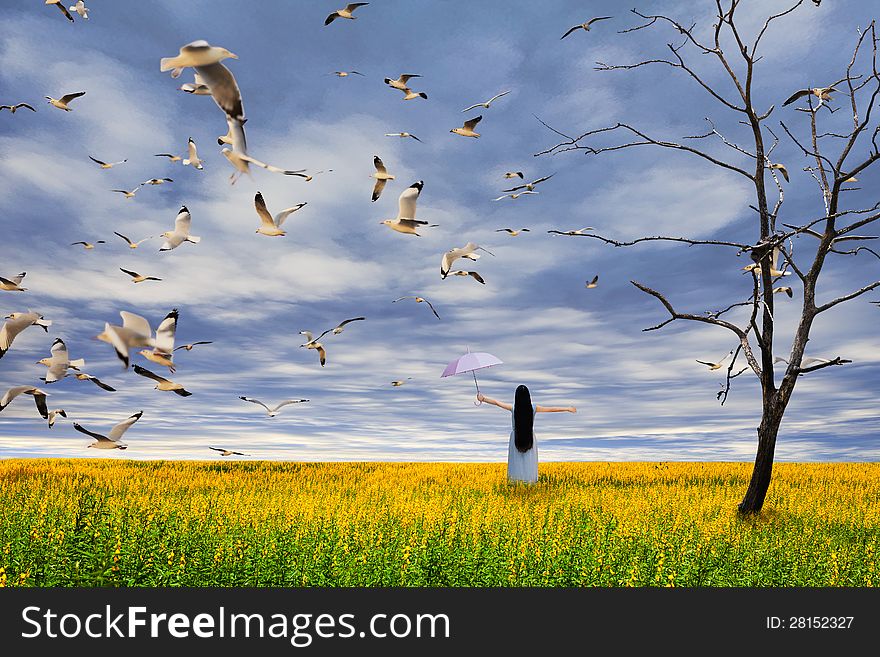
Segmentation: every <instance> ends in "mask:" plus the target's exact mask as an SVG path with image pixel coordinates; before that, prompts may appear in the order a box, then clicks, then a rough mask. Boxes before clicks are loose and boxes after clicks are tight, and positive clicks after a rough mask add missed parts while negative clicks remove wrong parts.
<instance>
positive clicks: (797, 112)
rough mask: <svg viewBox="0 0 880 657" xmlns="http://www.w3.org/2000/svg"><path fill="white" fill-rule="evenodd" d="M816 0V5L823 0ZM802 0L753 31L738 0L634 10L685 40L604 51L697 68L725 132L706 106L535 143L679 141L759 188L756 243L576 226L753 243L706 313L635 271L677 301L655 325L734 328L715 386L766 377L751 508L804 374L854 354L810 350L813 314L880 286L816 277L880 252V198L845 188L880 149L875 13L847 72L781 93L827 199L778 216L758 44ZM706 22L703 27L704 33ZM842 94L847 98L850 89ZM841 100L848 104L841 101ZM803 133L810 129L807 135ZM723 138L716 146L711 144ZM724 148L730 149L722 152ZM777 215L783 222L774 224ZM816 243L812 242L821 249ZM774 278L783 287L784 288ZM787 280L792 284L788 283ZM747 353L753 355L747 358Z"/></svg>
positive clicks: (791, 130) (695, 76) (722, 395)
mask: <svg viewBox="0 0 880 657" xmlns="http://www.w3.org/2000/svg"><path fill="white" fill-rule="evenodd" d="M813 3H814V4H815V5H817V6H818V5H819V2H817V1H816V0H813ZM803 4H804V2H803V0H799V1H797V2H793V4H792V5H791V6H789V7H788V8H787V9H785V10H784V11H781V12H779V13H777V14H773V15H770V16H768V17H767V18H766V20H764V21H763V23H762V24H760V25H761V27H760V28H759V29H757V31H756V32H755V33H754V34H751V35H748V36H747V35H745V34H743V32H742V31H741V29H740V28H739V27H738V25H737V16H736V11H737V8H738V6H739V5H740V1H739V0H715V6H716V10H717V11H716V14H715V20H714V23H713V25H712V28H711V30H708V31H699V30H697V26H696V25H695V24H693V25H687V24H684V23H682V22H679V21H677V20H675V19H673V18H670V17H668V16H664V15H651V14H645V13H641V12H639V11H637V10H635V9H634V10H632V11H633V13H634V14H635V16H636V17H637V18H638V21H639V22H638V24H637V25H636V26H634V27H632V28H630V29H626V30H623V31H622V32H621V34H626V35H633V34H637V33H643V32H655V31H662V30H666V31H668V32H669V33H670V34H672V35H673V38H674V39H675V40H676V43H671V42H670V43H667V44H666V46H667V49H666V54H665V55H664V56H662V57H659V58H656V59H646V60H644V61H639V62H636V63H630V64H616V65H612V64H606V63H603V62H597V63H596V70H598V71H628V70H632V69H638V68H641V67H666V68H668V69H671V70H673V71H675V72H677V73H680V74H683V75H684V76H686V77H687V78H689V79H690V80H691V82H692V83H694V84H695V85H696V89H697V92H698V93H703V94H706V95H707V96H708V97H709V98H710V100H711V102H712V103H714V104H715V105H716V106H717V107H718V109H719V110H723V113H724V114H726V115H728V116H734V117H736V118H737V119H738V120H737V121H736V122H735V123H732V124H731V125H730V126H729V129H726V128H725V129H724V132H722V130H720V129H719V128H717V127H716V124H715V122H714V121H712V120H710V119H708V118H707V119H706V121H707V122H708V125H707V131H706V132H705V133H703V134H699V135H693V136H686V137H682V138H681V139H680V140H679V141H669V140H667V139H662V138H659V137H655V136H652V135H649V134H648V133H647V132H646V131H644V130H641V129H639V128H638V127H635V126H633V125H630V124H628V123H616V124H614V125H611V126H605V127H601V128H597V129H592V130H589V131H587V132H584V133H583V134H580V135H578V136H569V135H567V134H565V133H563V132H560V131H559V130H557V129H555V128H553V127H551V126H549V125H547V124H546V123H544V122H543V121H541V123H543V124H544V126H545V127H547V128H548V129H549V130H552V131H553V132H554V133H556V134H557V135H559V137H561V138H563V140H564V141H561V142H560V143H558V144H556V145H555V146H553V147H551V148H548V149H546V150H544V151H542V152H540V153H536V154H535V155H536V156H540V155H547V154H551V153H560V152H564V151H584V152H585V153H586V154H589V155H600V154H602V153H608V152H613V151H620V150H624V149H629V148H636V147H640V146H650V147H655V148H660V149H670V150H675V151H680V152H684V153H688V154H690V155H692V156H694V157H696V158H699V159H700V160H702V161H703V163H704V164H705V165H706V166H708V167H719V168H721V169H723V170H725V171H727V172H730V174H731V175H735V176H742V177H743V178H745V179H747V180H748V181H749V183H750V186H751V187H753V188H754V204H751V205H750V206H749V207H750V208H751V209H752V210H753V211H754V213H755V228H756V239H755V243H754V244H741V243H737V242H734V241H729V240H723V239H714V240H708V239H706V240H703V239H690V238H687V237H671V236H646V237H640V238H638V239H634V240H630V241H621V240H615V239H612V238H610V237H606V236H602V235H599V234H595V233H587V232H583V233H578V234H577V236H578V237H585V238H589V239H595V240H600V241H601V242H604V243H606V244H610V245H613V246H615V247H630V246H634V245H636V244H640V243H642V242H652V241H660V242H680V243H684V244H687V245H691V246H693V245H711V246H715V247H724V248H730V249H736V251H737V255H739V254H743V253H747V254H748V255H749V257H750V258H751V260H752V261H753V264H751V265H749V266H748V267H746V268H744V269H746V270H748V271H749V272H750V274H751V280H750V285H749V286H748V287H749V290H748V296H747V297H746V298H745V299H741V300H739V301H735V302H734V303H731V304H730V305H729V306H728V307H726V308H724V309H722V310H715V311H707V312H705V313H702V314H696V313H687V312H682V311H680V310H678V309H676V307H675V306H674V305H673V303H672V302H671V301H670V300H669V299H667V297H666V296H665V295H664V294H663V293H662V292H659V291H657V290H655V289H652V288H650V287H648V286H647V285H643V284H642V283H639V282H636V281H631V282H632V284H633V285H634V286H636V287H637V288H638V289H639V290H641V291H642V292H644V293H646V294H649V295H650V296H652V297H654V298H656V299H657V300H658V301H659V302H660V303H661V304H662V305H663V307H664V308H665V309H666V311H667V312H668V313H669V317H668V318H667V319H666V320H664V321H662V322H660V323H659V324H656V325H655V326H651V327H650V328H646V329H644V330H645V331H654V330H657V329H660V328H662V327H664V326H666V325H667V324H669V323H670V322H673V321H676V320H684V321H689V322H701V323H704V324H710V325H712V326H717V327H719V328H722V329H724V330H726V331H730V332H732V333H733V334H734V335H735V336H736V340H737V342H738V346H737V348H736V350H735V352H734V355H733V358H732V359H731V360H730V362H729V364H728V367H727V376H726V382H725V384H724V385H723V386H722V389H721V391H720V392H719V393H718V399H719V400H720V402H721V403H722V404H723V403H724V401H725V400H726V399H727V396H728V394H729V393H730V387H731V382H732V380H733V379H735V378H736V377H737V376H739V375H741V374H743V373H746V372H751V373H753V374H754V375H755V376H756V377H757V378H758V380H759V381H760V384H761V401H762V414H761V422H760V424H759V426H758V429H757V431H758V448H757V453H756V456H755V465H754V469H753V471H752V477H751V481H750V482H749V487H748V489H747V491H746V493H745V495H744V497H743V499H742V501H741V502H740V504H739V507H738V508H739V511H740V513H743V514H748V513H756V512H758V511H760V510H761V508H762V506H763V504H764V498H765V496H766V494H767V490H768V488H769V486H770V480H771V475H772V470H773V460H774V452H775V449H776V439H777V435H778V432H779V426H780V423H781V422H782V418H783V415H784V414H785V410H786V407H787V406H788V403H789V401H790V400H791V396H792V393H793V392H794V389H795V386H796V384H797V382H798V379H799V377H801V376H803V375H807V374H813V373H816V372H818V371H819V370H823V369H825V368H828V367H831V366H836V365H842V364H845V363H848V362H850V361H848V360H845V359H843V358H841V357H840V356H838V357H836V358H833V359H828V360H824V359H805V358H804V349H805V347H806V345H807V341H808V340H809V338H810V331H811V328H812V326H813V322H814V320H815V319H816V317H817V316H819V315H820V314H822V313H824V312H827V311H829V310H831V309H833V308H835V307H837V306H838V305H839V304H841V303H844V302H846V301H850V300H853V299H856V298H858V297H860V296H862V295H863V294H865V293H867V292H869V291H871V290H873V289H875V288H877V287H880V280H878V281H874V282H872V283H868V284H866V285H864V286H863V287H860V288H859V289H856V290H854V291H852V292H850V293H848V294H844V295H842V296H840V297H837V298H835V299H831V300H828V301H824V302H822V303H819V302H817V300H816V285H817V283H818V281H819V278H820V276H821V274H822V270H823V267H824V266H825V264H826V262H827V261H828V259H829V258H831V257H832V256H833V257H841V256H848V257H850V258H853V260H854V262H856V263H857V262H861V261H864V258H865V256H873V257H875V258H877V259H880V255H878V252H877V251H875V250H873V249H871V248H870V247H869V246H867V245H866V244H870V243H871V240H875V239H878V237H877V236H872V235H865V234H862V233H861V232H860V229H864V228H865V227H867V226H869V225H870V224H872V223H873V222H875V221H877V220H878V219H880V211H878V209H880V201H878V202H877V203H875V204H874V205H873V206H870V207H861V208H850V207H849V205H848V204H847V203H846V199H847V192H851V191H853V190H854V189H857V188H855V187H853V186H852V185H853V184H854V183H856V182H857V181H858V176H860V175H862V174H863V173H864V172H865V170H866V169H868V167H870V166H871V165H873V164H874V163H875V162H877V160H878V159H880V148H878V133H880V123H878V121H877V120H876V117H875V116H874V114H875V113H876V112H877V111H878V109H877V105H878V94H880V74H878V67H877V44H878V38H877V32H876V25H875V22H874V21H872V22H871V23H870V25H868V26H867V27H866V28H864V29H859V30H857V31H856V33H855V35H854V37H853V38H854V48H853V51H852V57H851V58H850V59H849V60H848V62H847V61H846V60H844V61H842V62H841V74H840V76H839V79H838V80H835V81H834V82H833V83H831V84H825V86H819V87H814V88H810V89H801V90H797V91H796V93H794V94H792V96H791V97H790V98H788V99H786V100H785V101H784V102H783V103H782V104H783V105H795V104H796V105H795V107H790V108H788V109H786V110H785V112H788V113H787V114H786V115H785V116H786V120H785V121H779V127H780V128H781V130H780V131H779V133H780V134H781V133H783V132H784V134H785V136H786V138H787V139H790V140H791V141H792V142H793V144H794V145H796V148H797V150H799V152H800V153H801V154H802V156H803V157H804V158H805V160H806V162H807V166H805V167H804V170H805V171H808V172H809V173H810V175H811V176H812V177H813V178H814V180H815V182H816V184H817V186H818V196H819V197H820V198H821V201H822V203H821V206H819V207H820V208H821V210H820V211H818V212H816V214H815V216H813V217H809V218H799V219H798V220H796V221H791V222H786V223H783V222H782V221H781V220H780V219H779V218H780V210H781V208H782V205H783V201H784V200H785V191H784V185H783V182H782V181H780V178H779V176H780V175H782V177H783V178H784V179H785V181H786V182H787V179H788V177H789V176H788V170H787V169H786V168H785V166H784V165H781V164H780V163H777V162H774V161H773V160H772V159H771V156H772V154H773V151H774V149H775V148H776V146H777V145H778V143H779V138H778V137H777V133H776V132H774V130H773V129H772V127H771V126H770V125H769V123H770V120H771V117H773V118H774V119H775V118H776V115H779V114H783V111H782V109H781V107H780V108H779V109H777V110H776V115H774V109H776V108H775V106H773V105H771V106H770V107H769V108H756V107H755V104H754V102H753V96H752V89H753V87H754V86H755V79H756V76H757V75H758V74H759V73H760V71H761V66H759V62H761V60H762V57H761V55H760V54H759V53H760V52H761V42H762V39H763V38H764V37H765V35H766V33H767V30H768V28H769V27H770V25H771V24H772V23H774V22H775V21H784V20H785V19H786V17H788V16H789V15H791V14H792V13H793V12H795V11H798V10H801V11H812V10H813V9H812V8H810V7H809V6H804V7H802V5H803ZM704 33H705V34H706V36H702V34H704ZM722 44H723V45H724V48H722ZM693 55H699V57H701V58H704V60H705V58H707V57H708V59H709V60H710V61H712V62H714V64H715V66H716V67H717V71H718V72H719V73H720V77H721V79H723V80H726V81H729V82H732V86H730V87H729V88H730V90H731V91H730V93H727V92H725V91H723V87H727V86H729V85H728V84H727V82H725V83H724V85H721V84H711V83H710V82H709V79H710V77H711V73H709V74H706V73H703V72H702V71H703V70H704V67H703V66H702V65H703V64H704V63H705V62H704V61H701V62H700V64H701V66H700V67H699V71H698V67H696V66H692V65H691V64H690V63H689V61H693V59H692V56H693ZM827 82H828V81H823V83H827ZM792 91H795V90H792ZM843 98H845V99H846V100H841V99H843ZM835 100H837V101H838V102H840V103H841V105H839V106H838V105H837V103H835ZM838 111H840V112H844V113H845V114H846V115H847V116H846V119H845V120H844V121H841V120H839V117H840V115H838V116H833V115H834V114H835V113H836V112H838ZM850 114H851V121H850V118H849V116H848V115H850ZM539 120H540V119H539ZM840 123H842V124H843V125H844V127H843V128H840V127H838V125H837V124H840ZM789 124H791V127H790V125H789ZM824 124H830V125H832V127H833V129H829V130H824V129H820V126H821V125H824ZM743 126H744V127H743ZM737 130H739V131H742V132H744V133H745V134H747V135H748V136H747V137H744V140H743V141H742V142H741V143H742V144H747V145H740V143H737V142H736V141H735V140H733V139H732V138H731V135H732V134H733V132H734V131H737ZM801 133H803V134H807V135H808V136H799V135H800V134H801ZM609 140H610V144H609V143H608V142H609ZM710 142H714V143H710ZM716 144H717V146H716V147H715V149H714V150H713V149H712V148H711V147H713V146H715V145H716ZM707 146H708V147H709V148H707ZM718 148H720V149H722V154H721V155H719V154H718ZM724 152H726V153H728V154H729V157H725V156H724V154H723V153H724ZM743 163H745V164H743ZM768 177H769V179H770V180H768ZM875 189H876V188H875ZM851 196H852V195H850V197H851ZM872 202H873V199H872ZM778 220H779V221H780V225H777V221H778ZM795 237H804V238H805V239H808V240H809V241H810V242H811V247H810V249H809V253H807V254H806V255H805V254H803V253H801V251H802V249H799V253H798V258H795V257H794V253H793V246H792V245H793V242H792V238H795ZM813 245H814V246H815V252H813V251H812V246H813ZM777 267H780V269H777ZM790 272H794V274H795V276H796V277H797V278H798V279H800V281H801V283H802V284H803V308H802V310H801V314H800V318H799V320H798V322H797V328H796V330H795V331H794V335H793V338H792V341H791V345H790V349H789V351H788V356H787V363H788V365H787V368H786V370H785V373H784V375H783V376H782V378H781V380H780V381H779V382H778V384H777V381H776V376H775V374H774V371H773V366H774V359H775V358H776V351H775V349H776V340H777V336H776V335H775V333H774V283H775V282H776V281H777V280H778V279H779V277H780V276H781V275H782V274H784V273H790ZM775 289H776V290H777V292H778V291H780V288H775ZM781 289H782V291H784V292H788V291H789V290H788V289H786V288H785V287H783V288H781ZM737 310H739V311H740V313H741V314H743V315H744V316H743V318H742V320H741V321H740V322H738V323H737V322H736V321H734V320H733V319H728V317H731V316H733V315H736V311H737ZM744 311H745V312H744ZM728 313H730V315H728ZM741 357H742V358H743V359H744V361H745V363H741V364H740V365H739V366H738V365H737V363H738V362H741V361H740V358H741Z"/></svg>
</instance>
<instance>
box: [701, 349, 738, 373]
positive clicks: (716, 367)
mask: <svg viewBox="0 0 880 657" xmlns="http://www.w3.org/2000/svg"><path fill="white" fill-rule="evenodd" d="M731 356H733V350H732V349H731V350H730V351H729V352H728V353H727V355H725V356H724V358H722V359H721V360H719V361H718V362H717V363H710V362H709V361H705V360H698V361H697V362H698V363H699V364H700V365H706V366H707V367H708V368H709V369H710V370H712V371H714V370H719V369H721V366H722V365H723V364H724V361H726V360H727V359H728V358H730V357H731Z"/></svg>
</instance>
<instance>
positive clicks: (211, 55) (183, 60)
mask: <svg viewBox="0 0 880 657" xmlns="http://www.w3.org/2000/svg"><path fill="white" fill-rule="evenodd" d="M228 58H232V59H238V55H236V54H235V53H231V52H229V51H228V50H227V49H226V48H220V47H217V46H212V45H211V44H209V43H208V42H207V41H204V40H198V41H193V42H192V43H188V44H186V45H185V46H183V47H181V48H180V51H179V52H178V54H177V56H176V57H163V58H162V59H160V60H159V70H160V71H162V72H165V71H171V77H172V78H177V77H180V74H181V73H182V72H183V69H185V68H188V67H193V68H196V67H204V66H211V65H213V64H218V63H220V62H221V61H222V60H224V59H228ZM196 72H197V73H201V72H200V71H196Z"/></svg>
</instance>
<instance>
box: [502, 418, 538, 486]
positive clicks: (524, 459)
mask: <svg viewBox="0 0 880 657" xmlns="http://www.w3.org/2000/svg"><path fill="white" fill-rule="evenodd" d="M534 413H535V409H534V407H532V416H533V417H534ZM510 423H511V426H513V412H512V411H511V413H510ZM507 479H508V480H509V481H523V482H526V483H529V484H533V483H535V482H537V481H538V440H537V438H536V437H535V436H534V432H532V448H531V449H530V450H528V451H526V452H521V451H519V450H518V449H517V448H516V443H515V441H514V431H511V432H510V444H509V445H508V447H507Z"/></svg>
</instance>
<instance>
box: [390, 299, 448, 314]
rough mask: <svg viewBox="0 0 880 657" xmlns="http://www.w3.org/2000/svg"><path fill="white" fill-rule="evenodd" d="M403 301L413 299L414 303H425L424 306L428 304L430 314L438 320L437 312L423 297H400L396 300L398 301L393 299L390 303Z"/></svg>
mask: <svg viewBox="0 0 880 657" xmlns="http://www.w3.org/2000/svg"><path fill="white" fill-rule="evenodd" d="M403 299H415V300H416V303H426V304H428V307H429V308H430V309H431V312H432V313H434V317H436V318H437V319H440V315H438V314H437V311H436V310H435V309H434V305H433V304H432V303H431V302H430V301H428V300H427V299H425V298H424V297H416V296H411V297H400V298H398V299H395V300H394V301H392V302H391V303H397V302H398V301H402V300H403Z"/></svg>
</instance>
